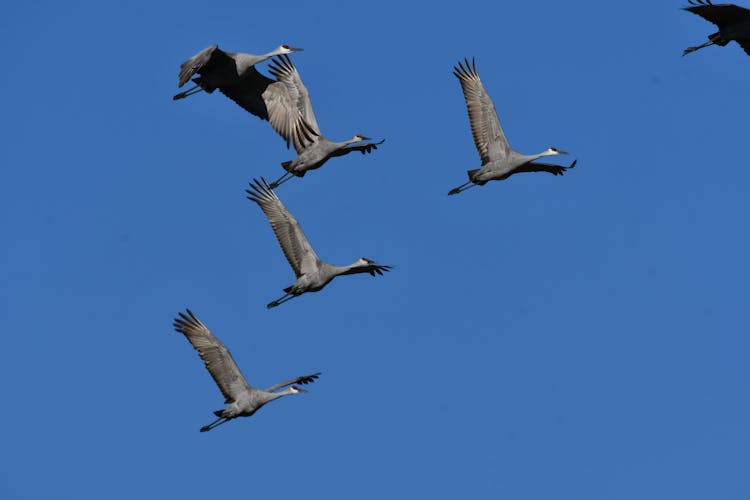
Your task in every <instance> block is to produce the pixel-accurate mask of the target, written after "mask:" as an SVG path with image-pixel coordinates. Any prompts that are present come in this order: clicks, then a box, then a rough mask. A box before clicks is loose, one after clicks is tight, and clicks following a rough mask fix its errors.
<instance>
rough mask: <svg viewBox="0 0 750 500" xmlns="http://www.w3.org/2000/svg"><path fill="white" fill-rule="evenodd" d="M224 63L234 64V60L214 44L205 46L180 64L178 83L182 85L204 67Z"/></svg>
mask: <svg viewBox="0 0 750 500" xmlns="http://www.w3.org/2000/svg"><path fill="white" fill-rule="evenodd" d="M225 64H226V65H231V66H234V60H233V59H232V58H231V57H229V56H228V55H227V53H226V52H224V51H223V50H221V49H220V48H219V47H218V46H217V45H215V44H214V45H211V46H210V47H206V48H205V49H203V50H201V51H200V52H198V53H197V54H195V55H194V56H193V57H191V58H190V59H188V60H187V61H185V62H184V63H182V64H181V65H180V75H179V81H178V85H179V86H180V87H182V86H183V85H185V84H186V83H187V82H188V80H190V79H191V78H192V77H193V75H195V74H196V73H201V72H202V71H203V70H204V69H206V70H208V69H211V67H212V66H218V65H225Z"/></svg>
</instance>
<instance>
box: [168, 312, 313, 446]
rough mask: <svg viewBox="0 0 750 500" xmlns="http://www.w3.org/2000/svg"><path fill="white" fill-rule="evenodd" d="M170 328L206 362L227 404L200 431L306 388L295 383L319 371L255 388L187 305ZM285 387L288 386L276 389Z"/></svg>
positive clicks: (225, 349) (242, 415) (305, 382)
mask: <svg viewBox="0 0 750 500" xmlns="http://www.w3.org/2000/svg"><path fill="white" fill-rule="evenodd" d="M174 328H175V330H177V331H178V332H180V333H181V334H183V335H184V336H185V337H186V338H187V339H188V341H189V342H190V343H191V344H192V346H193V347H194V348H195V350H196V351H198V355H199V356H200V357H201V359H202V360H203V362H204V363H205V364H206V369H207V370H208V373H210V374H211V377H213V379H214V382H216V385H217V386H219V390H220V391H221V393H222V394H223V395H224V398H225V401H224V403H225V404H226V405H227V406H226V408H223V409H221V410H216V411H215V412H214V415H216V416H217V417H219V418H217V419H216V420H214V421H213V422H211V423H210V424H208V425H204V426H203V427H201V429H200V431H201V432H206V431H210V430H211V429H213V428H214V427H217V426H219V425H221V424H223V423H225V422H229V421H230V420H232V419H233V418H237V417H249V416H251V415H252V414H253V413H255V412H256V411H258V410H259V409H260V408H261V407H262V406H263V405H265V404H266V403H269V402H271V401H273V400H274V399H278V398H280V397H282V396H288V395H290V394H299V393H300V392H307V391H306V390H304V389H300V388H299V387H297V386H296V385H295V384H302V385H304V384H311V383H313V382H315V380H316V379H317V378H318V377H319V376H320V373H313V374H312V375H303V376H301V377H295V378H292V379H289V380H285V381H283V382H279V383H278V384H275V385H272V386H271V387H269V388H268V389H256V388H255V387H253V386H251V385H250V384H248V383H247V381H246V380H245V377H244V376H243V375H242V372H241V371H240V369H239V368H238V367H237V363H235V362H234V358H232V355H231V354H230V352H229V349H227V348H226V347H225V346H224V344H222V343H221V342H219V339H217V338H216V337H215V336H214V334H213V333H211V331H210V330H209V329H208V328H206V325H204V324H203V323H202V322H201V320H199V319H198V317H197V316H196V315H195V314H193V313H192V311H190V309H186V313H179V317H178V318H175V320H174ZM285 387H288V388H287V389H285V390H283V391H280V392H276V391H279V389H284V388H285Z"/></svg>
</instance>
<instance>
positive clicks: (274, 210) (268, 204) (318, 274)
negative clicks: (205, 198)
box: [246, 179, 391, 308]
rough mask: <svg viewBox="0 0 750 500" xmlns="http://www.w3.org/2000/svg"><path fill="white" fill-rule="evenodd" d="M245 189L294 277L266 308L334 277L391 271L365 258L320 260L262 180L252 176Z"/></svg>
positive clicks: (326, 282) (323, 285)
mask: <svg viewBox="0 0 750 500" xmlns="http://www.w3.org/2000/svg"><path fill="white" fill-rule="evenodd" d="M246 191H247V194H248V199H249V200H251V201H254V202H255V203H257V204H258V206H259V207H260V208H261V210H263V213H264V214H265V215H266V218H267V219H268V221H269V223H270V224H271V228H272V229H273V232H274V234H275V235H276V239H277V240H278V242H279V245H280V246H281V250H282V251H283V252H284V255H285V256H286V259H287V261H288V262H289V265H290V266H292V269H294V274H295V276H296V277H297V279H296V281H295V282H294V283H293V284H292V285H290V286H288V287H286V288H285V289H284V293H285V295H284V296H283V297H281V298H279V299H277V300H274V301H273V302H270V303H269V304H268V305H267V307H268V308H271V307H276V306H278V305H279V304H282V303H283V302H286V301H287V300H291V299H292V298H294V297H296V296H298V295H302V294H303V293H306V292H317V291H320V290H322V289H323V288H324V287H325V286H326V285H327V284H328V283H330V282H331V281H332V280H333V279H334V278H335V277H337V276H343V275H347V274H359V273H369V274H370V275H372V276H375V275H376V274H377V275H382V274H383V273H384V272H387V271H390V270H391V266H386V265H380V264H377V263H376V262H375V261H373V260H370V259H367V258H365V257H362V258H360V259H357V260H356V261H354V262H353V263H352V264H349V265H348V266H334V265H332V264H328V263H327V262H323V261H322V260H320V258H319V257H318V255H317V254H316V253H315V250H313V248H312V245H310V242H309V241H308V239H307V236H305V233H304V232H303V231H302V227H301V226H300V224H299V222H297V219H296V218H295V217H294V216H293V215H292V213H291V212H289V210H287V208H286V207H285V206H284V204H283V203H282V202H281V200H280V199H279V197H278V196H276V193H274V192H273V190H272V189H271V187H270V186H269V185H268V183H267V182H266V181H265V179H261V181H258V180H257V179H255V180H254V181H253V182H252V183H250V189H248V190H246Z"/></svg>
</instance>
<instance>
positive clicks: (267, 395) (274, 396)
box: [263, 387, 298, 404]
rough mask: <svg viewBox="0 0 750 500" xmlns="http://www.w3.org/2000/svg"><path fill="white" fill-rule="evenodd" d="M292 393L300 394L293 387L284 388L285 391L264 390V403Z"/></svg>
mask: <svg viewBox="0 0 750 500" xmlns="http://www.w3.org/2000/svg"><path fill="white" fill-rule="evenodd" d="M290 394H298V392H297V391H295V390H294V389H292V388H291V387H287V388H286V389H284V390H283V391H280V392H265V391H263V399H265V401H263V403H264V404H265V403H268V402H270V401H274V400H276V399H279V398H280V397H282V396H289V395H290Z"/></svg>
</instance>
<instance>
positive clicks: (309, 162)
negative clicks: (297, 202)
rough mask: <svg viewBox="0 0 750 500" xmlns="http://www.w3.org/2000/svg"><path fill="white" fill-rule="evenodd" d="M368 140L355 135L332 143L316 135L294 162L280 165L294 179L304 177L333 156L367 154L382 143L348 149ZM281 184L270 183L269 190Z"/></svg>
mask: <svg viewBox="0 0 750 500" xmlns="http://www.w3.org/2000/svg"><path fill="white" fill-rule="evenodd" d="M367 140H370V138H369V137H365V136H363V135H359V134H357V135H355V136H354V137H352V138H351V139H349V140H347V141H343V142H333V141H331V140H330V139H328V138H327V137H324V136H322V135H318V136H317V137H316V138H315V139H314V142H312V143H309V144H308V145H307V146H306V147H304V148H302V149H301V150H300V151H299V154H298V155H297V157H296V158H295V159H294V160H291V161H285V162H284V163H282V164H281V166H282V167H284V170H286V171H287V172H289V173H290V174H292V175H294V176H296V177H304V175H305V174H306V173H307V171H308V170H315V169H316V168H320V167H322V166H323V165H324V164H325V163H326V162H327V161H328V160H329V159H331V158H333V157H334V156H343V155H345V154H348V153H351V152H352V151H361V152H362V154H365V153H369V152H370V150H372V149H377V148H378V146H379V145H380V144H382V143H383V142H384V141H380V142H377V143H370V144H366V145H363V146H361V147H357V146H355V147H350V145H351V144H353V143H355V142H361V141H367ZM283 182H284V181H281V182H278V181H276V182H274V183H271V188H272V189H273V188H275V187H276V186H278V185H279V184H281V183H283Z"/></svg>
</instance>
